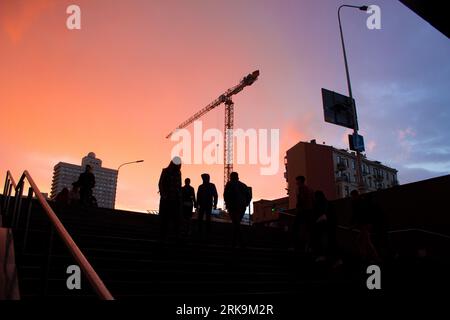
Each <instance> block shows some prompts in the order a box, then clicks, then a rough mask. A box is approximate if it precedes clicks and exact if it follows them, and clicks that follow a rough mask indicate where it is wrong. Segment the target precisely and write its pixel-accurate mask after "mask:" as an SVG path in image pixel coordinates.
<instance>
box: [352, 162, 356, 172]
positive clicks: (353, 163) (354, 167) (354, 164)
mask: <svg viewBox="0 0 450 320" xmlns="http://www.w3.org/2000/svg"><path fill="white" fill-rule="evenodd" d="M352 169H353V170H355V169H356V162H355V160H352Z"/></svg>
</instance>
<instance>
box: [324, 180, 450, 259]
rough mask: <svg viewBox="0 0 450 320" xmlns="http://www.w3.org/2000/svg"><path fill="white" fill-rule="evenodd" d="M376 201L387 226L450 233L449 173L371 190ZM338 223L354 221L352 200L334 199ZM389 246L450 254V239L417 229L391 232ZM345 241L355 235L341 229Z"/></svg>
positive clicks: (346, 223)
mask: <svg viewBox="0 0 450 320" xmlns="http://www.w3.org/2000/svg"><path fill="white" fill-rule="evenodd" d="M372 196H373V201H374V203H375V204H376V205H377V206H378V207H379V208H380V210H379V211H380V212H379V214H381V215H382V216H383V221H384V229H385V230H386V231H387V232H389V231H393V230H405V229H423V230H427V231H431V232H435V233H440V234H444V235H448V236H450V209H449V201H450V175H447V176H442V177H438V178H434V179H429V180H424V181H420V182H415V183H410V184H405V185H401V186H397V187H393V188H390V189H385V190H380V191H376V192H372ZM332 203H333V205H334V208H335V209H336V212H337V216H338V223H339V224H340V225H343V226H350V224H351V215H352V212H351V202H350V199H339V200H335V201H333V202H332ZM388 238H389V239H388V240H389V241H390V243H389V245H390V247H393V248H396V249H397V251H399V250H400V251H401V250H403V251H405V250H416V249H419V248H421V247H424V248H426V249H427V251H428V252H433V254H434V255H446V256H448V255H450V239H449V238H445V237H440V236H437V235H430V234H426V233H423V232H418V231H408V232H398V233H397V232H395V233H389V236H388ZM340 240H341V241H340V242H341V243H342V244H348V243H351V241H353V240H354V235H351V233H350V232H345V231H341V232H340Z"/></svg>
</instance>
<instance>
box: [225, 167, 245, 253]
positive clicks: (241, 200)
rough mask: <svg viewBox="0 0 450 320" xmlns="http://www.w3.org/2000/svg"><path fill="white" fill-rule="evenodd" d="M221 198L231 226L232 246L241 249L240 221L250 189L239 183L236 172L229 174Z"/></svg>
mask: <svg viewBox="0 0 450 320" xmlns="http://www.w3.org/2000/svg"><path fill="white" fill-rule="evenodd" d="M223 197H224V200H225V204H226V207H227V210H228V213H229V214H230V217H231V221H232V224H233V241H232V246H233V247H236V245H240V246H241V247H243V246H244V245H245V244H244V241H243V239H242V233H241V221H242V218H243V217H244V214H245V210H246V209H247V207H248V205H249V204H250V201H251V200H252V197H251V192H250V188H249V187H247V186H246V185H245V184H244V183H242V182H241V181H239V175H238V173H237V172H232V173H231V174H230V181H229V182H228V183H227V184H226V186H225V191H224V193H223Z"/></svg>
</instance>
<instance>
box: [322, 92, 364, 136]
mask: <svg viewBox="0 0 450 320" xmlns="http://www.w3.org/2000/svg"><path fill="white" fill-rule="evenodd" d="M322 101H323V113H324V118H325V122H329V123H333V124H336V125H338V126H342V127H346V128H349V129H353V128H354V127H355V125H354V124H355V121H354V117H353V106H352V104H351V100H350V98H349V97H347V96H344V95H342V94H339V93H336V92H333V91H330V90H327V89H324V88H322ZM353 103H355V99H353ZM356 126H358V124H357V123H356Z"/></svg>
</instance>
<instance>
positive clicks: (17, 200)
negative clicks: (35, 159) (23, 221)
mask: <svg viewBox="0 0 450 320" xmlns="http://www.w3.org/2000/svg"><path fill="white" fill-rule="evenodd" d="M22 195H23V180H21V181H19V185H18V186H17V187H16V196H15V200H14V210H13V215H12V219H11V227H12V228H16V227H17V218H18V216H20V208H21V207H22Z"/></svg>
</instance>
